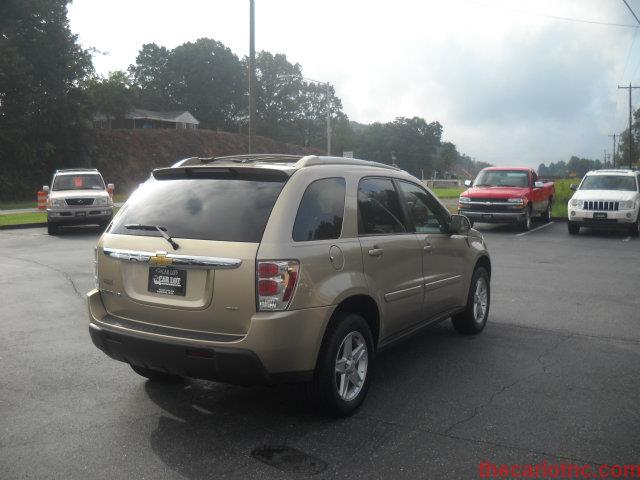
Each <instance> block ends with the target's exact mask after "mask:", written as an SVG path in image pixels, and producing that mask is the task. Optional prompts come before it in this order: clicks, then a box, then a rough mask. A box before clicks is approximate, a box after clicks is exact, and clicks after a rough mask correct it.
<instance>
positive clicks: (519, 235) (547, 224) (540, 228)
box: [516, 222, 554, 237]
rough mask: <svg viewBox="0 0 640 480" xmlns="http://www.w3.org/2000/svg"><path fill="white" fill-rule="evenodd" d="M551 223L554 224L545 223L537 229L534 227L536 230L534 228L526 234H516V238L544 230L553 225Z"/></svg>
mask: <svg viewBox="0 0 640 480" xmlns="http://www.w3.org/2000/svg"><path fill="white" fill-rule="evenodd" d="M553 223H554V222H549V223H545V224H544V225H540V226H539V227H536V228H534V229H532V230H529V231H528V232H522V233H517V234H516V237H522V236H524V235H528V234H529V233H533V232H537V231H538V230H542V229H543V228H546V227H548V226H549V225H553Z"/></svg>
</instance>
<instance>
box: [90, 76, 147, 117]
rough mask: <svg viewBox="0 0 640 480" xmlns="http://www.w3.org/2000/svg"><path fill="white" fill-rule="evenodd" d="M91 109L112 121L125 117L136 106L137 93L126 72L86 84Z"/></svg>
mask: <svg viewBox="0 0 640 480" xmlns="http://www.w3.org/2000/svg"><path fill="white" fill-rule="evenodd" d="M84 90H85V93H86V94H87V97H88V101H89V102H90V105H91V109H92V111H93V112H95V113H96V114H98V113H99V114H103V115H105V116H106V118H107V122H108V126H109V128H111V121H112V120H115V119H117V118H122V117H124V114H125V113H127V112H128V111H129V110H131V108H133V107H134V106H135V103H136V102H135V97H136V92H135V90H134V88H133V86H132V84H131V80H130V79H129V77H128V76H127V74H126V73H125V72H122V71H116V72H111V73H110V74H109V76H108V77H107V78H100V77H93V78H91V79H89V80H88V81H87V82H85V84H84Z"/></svg>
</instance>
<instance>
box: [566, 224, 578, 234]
mask: <svg viewBox="0 0 640 480" xmlns="http://www.w3.org/2000/svg"><path fill="white" fill-rule="evenodd" d="M567 229H568V230H569V235H578V234H579V233H580V225H578V224H577V223H576V222H572V221H571V220H569V222H568V223H567Z"/></svg>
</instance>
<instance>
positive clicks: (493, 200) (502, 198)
mask: <svg viewBox="0 0 640 480" xmlns="http://www.w3.org/2000/svg"><path fill="white" fill-rule="evenodd" d="M464 184H465V185H466V186H467V187H469V189H468V190H466V191H464V192H462V194H461V195H460V199H459V200H458V213H460V214H462V215H465V216H466V217H467V218H469V220H470V221H471V224H472V225H473V223H474V222H487V223H518V224H520V225H521V226H522V228H523V229H524V230H529V229H530V228H531V219H532V218H533V217H535V216H540V217H541V218H542V219H543V220H544V221H546V222H548V221H549V220H550V219H551V205H552V203H553V197H554V196H555V193H556V189H555V185H554V184H553V182H542V181H539V180H538V175H537V174H536V172H535V171H534V170H532V169H530V168H522V167H489V168H485V169H483V170H481V171H480V173H479V174H478V176H477V177H476V179H475V180H474V181H473V182H471V181H470V180H466V181H465V182H464Z"/></svg>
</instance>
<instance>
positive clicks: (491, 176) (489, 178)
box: [473, 170, 529, 188]
mask: <svg viewBox="0 0 640 480" xmlns="http://www.w3.org/2000/svg"><path fill="white" fill-rule="evenodd" d="M473 186H474V187H480V186H486V187H523V188H526V187H528V186H529V172H527V171H524V170H482V171H481V172H480V173H479V174H478V176H477V177H476V179H475V181H474V182H473Z"/></svg>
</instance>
